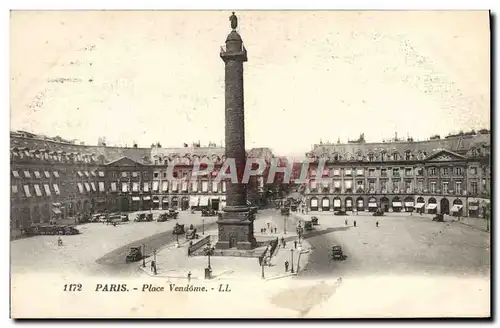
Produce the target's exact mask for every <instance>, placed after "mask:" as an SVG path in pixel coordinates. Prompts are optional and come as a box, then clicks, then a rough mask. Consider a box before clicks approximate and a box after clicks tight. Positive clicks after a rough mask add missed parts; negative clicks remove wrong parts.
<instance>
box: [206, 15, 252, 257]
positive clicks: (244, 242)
mask: <svg viewBox="0 0 500 328" xmlns="http://www.w3.org/2000/svg"><path fill="white" fill-rule="evenodd" d="M230 21H231V27H232V31H231V32H230V33H229V35H228V36H227V39H226V46H225V48H224V47H223V48H222V49H221V53H220V57H221V58H222V60H223V61H224V64H225V88H226V91H225V100H226V104H225V106H226V109H225V125H226V129H225V136H226V138H225V139H226V144H225V151H226V159H230V158H231V159H234V161H235V163H236V171H237V177H238V183H230V182H228V183H227V188H226V204H227V205H226V207H225V208H224V213H223V215H222V219H220V220H219V221H217V224H218V227H219V241H218V243H217V245H216V248H221V249H227V248H233V247H236V248H238V249H250V248H252V247H253V246H254V245H255V238H254V236H253V221H252V220H251V219H250V217H249V210H250V208H249V207H248V205H247V203H246V202H247V186H246V185H245V184H243V183H241V180H242V178H243V172H244V169H245V163H246V152H245V111H244V99H243V63H244V62H246V61H247V51H246V49H245V47H244V46H243V40H242V39H241V36H240V35H239V34H238V32H236V27H237V18H236V16H235V15H234V13H233V15H232V16H231V17H230Z"/></svg>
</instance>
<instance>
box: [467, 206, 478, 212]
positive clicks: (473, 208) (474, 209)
mask: <svg viewBox="0 0 500 328" xmlns="http://www.w3.org/2000/svg"><path fill="white" fill-rule="evenodd" d="M478 209H479V206H477V205H469V211H477V210H478Z"/></svg>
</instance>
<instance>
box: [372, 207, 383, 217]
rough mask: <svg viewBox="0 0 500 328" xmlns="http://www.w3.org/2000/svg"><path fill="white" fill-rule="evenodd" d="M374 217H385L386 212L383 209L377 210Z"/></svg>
mask: <svg viewBox="0 0 500 328" xmlns="http://www.w3.org/2000/svg"><path fill="white" fill-rule="evenodd" d="M372 215H373V216H383V215H384V210H383V209H381V208H377V210H376V211H375V212H373V214H372Z"/></svg>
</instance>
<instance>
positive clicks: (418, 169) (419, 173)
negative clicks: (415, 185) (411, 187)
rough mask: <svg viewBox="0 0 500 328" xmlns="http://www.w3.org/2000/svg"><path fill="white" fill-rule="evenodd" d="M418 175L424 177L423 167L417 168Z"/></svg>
mask: <svg viewBox="0 0 500 328" xmlns="http://www.w3.org/2000/svg"><path fill="white" fill-rule="evenodd" d="M417 175H418V176H423V175H424V169H423V168H421V167H419V168H417Z"/></svg>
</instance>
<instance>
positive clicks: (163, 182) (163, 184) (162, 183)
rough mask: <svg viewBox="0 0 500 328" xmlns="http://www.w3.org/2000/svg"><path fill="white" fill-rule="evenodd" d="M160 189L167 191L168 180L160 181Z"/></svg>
mask: <svg viewBox="0 0 500 328" xmlns="http://www.w3.org/2000/svg"><path fill="white" fill-rule="evenodd" d="M172 185H173V184H172ZM161 191H163V192H166V191H168V181H162V182H161Z"/></svg>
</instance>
